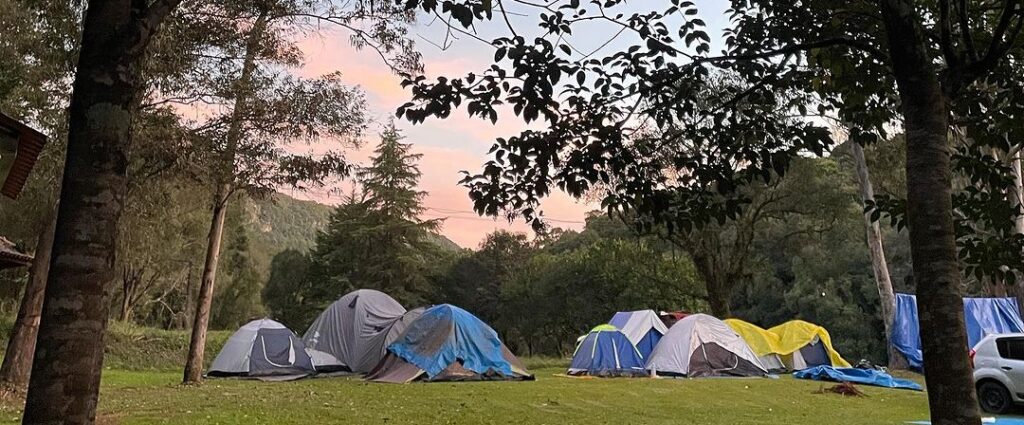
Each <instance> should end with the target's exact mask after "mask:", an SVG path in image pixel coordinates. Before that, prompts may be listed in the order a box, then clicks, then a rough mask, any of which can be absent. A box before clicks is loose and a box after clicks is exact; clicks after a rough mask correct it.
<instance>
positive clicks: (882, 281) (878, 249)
mask: <svg viewBox="0 0 1024 425" xmlns="http://www.w3.org/2000/svg"><path fill="white" fill-rule="evenodd" d="M849 145H850V152H851V153H852V156H853V164H854V168H855V171H856V174H857V183H858V187H859V188H860V198H861V202H862V203H863V205H864V206H865V208H867V206H868V205H870V204H871V203H873V202H874V201H875V190H874V188H873V187H872V185H871V175H870V174H869V172H868V163H867V160H866V159H865V158H864V148H863V147H862V146H861V145H860V144H858V143H856V142H850V143H849ZM864 231H865V235H866V236H867V244H868V252H869V253H870V254H871V267H872V272H873V274H874V276H875V286H877V287H878V302H879V303H881V305H882V322H883V323H884V324H885V341H886V342H888V341H889V340H890V338H891V337H892V326H893V322H894V321H895V320H896V294H895V292H894V291H893V289H892V279H890V277H889V264H888V263H887V261H886V259H885V248H884V247H883V246H882V229H881V226H879V224H878V221H877V220H872V219H871V213H869V212H867V211H865V213H864ZM887 345H888V350H889V353H888V354H889V368H890V369H905V368H906V361H905V360H902V359H903V355H902V354H900V353H899V351H897V350H896V347H895V346H894V345H892V344H887Z"/></svg>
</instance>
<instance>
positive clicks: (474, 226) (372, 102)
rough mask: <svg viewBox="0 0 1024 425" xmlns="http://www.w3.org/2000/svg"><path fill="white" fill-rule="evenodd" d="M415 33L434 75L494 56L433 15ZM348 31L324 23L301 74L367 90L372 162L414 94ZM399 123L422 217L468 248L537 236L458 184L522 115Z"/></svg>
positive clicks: (554, 207) (522, 13)
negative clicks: (453, 36)
mask: <svg viewBox="0 0 1024 425" xmlns="http://www.w3.org/2000/svg"><path fill="white" fill-rule="evenodd" d="M652 3H655V1H654V0H643V1H641V2H634V4H644V5H647V7H650V6H649V5H650V4H652ZM725 3H727V2H725V1H722V0H716V1H702V2H698V6H699V7H701V11H702V15H704V14H705V13H704V12H705V10H707V11H708V12H707V13H708V14H710V15H711V16H721V10H723V7H724V4H725ZM523 8H524V6H518V9H516V8H513V7H512V5H509V7H508V9H507V10H508V11H509V14H510V16H511V21H512V24H513V26H514V27H515V28H516V29H517V31H519V32H520V33H521V34H524V35H525V34H526V32H527V31H531V30H533V29H534V28H535V26H536V18H535V16H532V15H531V14H535V13H536V12H533V11H529V10H526V9H523ZM702 17H703V16H702ZM704 19H705V21H707V22H708V24H709V26H710V28H711V29H712V30H715V29H716V26H720V25H721V22H722V19H708V18H707V17H704ZM477 31H478V34H479V35H480V37H481V38H483V39H486V40H490V39H493V38H496V37H498V36H504V35H507V31H508V30H507V28H506V27H505V25H504V23H503V22H501V23H499V22H493V21H492V22H489V23H484V24H482V25H479V26H478V27H477ZM581 32H582V34H581ZM615 32H616V31H615V30H614V29H611V28H608V27H607V26H602V27H598V26H592V27H581V28H580V30H579V31H576V34H575V35H574V37H573V38H571V39H570V43H572V44H573V45H574V47H576V48H577V49H579V50H580V51H587V52H589V51H591V50H594V49H596V48H598V47H599V46H601V45H602V44H603V43H604V42H605V41H606V40H608V39H609V38H611V36H612V35H613V34H615ZM712 32H717V31H712ZM411 33H412V35H413V38H414V39H416V43H417V46H418V48H419V51H420V52H421V53H422V54H423V62H424V67H425V75H426V76H427V77H428V78H436V77H438V76H463V75H465V74H466V73H467V72H470V71H482V70H484V69H486V68H487V67H489V66H490V65H491V63H492V61H493V55H494V49H493V48H491V47H490V46H489V45H487V44H484V43H482V42H480V41H477V40H473V39H471V38H468V37H465V36H463V37H461V38H460V39H458V40H452V41H451V45H450V47H448V48H446V49H442V48H441V47H440V45H442V44H444V40H445V33H446V31H445V26H444V25H443V24H442V23H440V22H435V21H432V20H431V19H429V18H425V17H421V18H420V19H419V20H418V22H417V23H416V24H415V25H414V26H413V28H412V29H411ZM348 37H349V33H347V32H345V31H343V30H324V31H321V32H320V33H318V34H316V35H314V36H310V37H308V38H306V39H305V40H303V41H302V42H301V43H300V48H301V49H302V51H303V52H304V53H305V56H306V63H305V66H304V67H303V69H302V70H301V74H302V75H303V76H306V77H318V76H321V75H324V74H328V73H331V72H336V71H340V72H341V74H342V81H344V82H345V83H346V84H349V85H352V86H358V87H360V88H362V90H363V91H364V92H365V94H366V99H367V104H368V108H369V113H370V117H371V119H373V120H374V121H375V123H374V124H373V125H371V128H370V131H368V132H367V134H366V136H365V137H364V142H363V145H362V147H361V148H359V149H357V150H356V151H349V152H348V154H347V155H348V158H349V159H350V160H354V161H356V162H358V163H362V164H366V163H368V161H369V157H370V155H371V153H372V150H373V147H374V145H375V144H376V142H377V141H378V140H379V132H380V131H381V129H382V125H383V124H385V123H387V122H388V120H389V118H390V117H392V116H394V111H395V110H396V109H397V107H398V106H399V105H401V104H402V103H405V102H407V101H408V100H409V98H410V95H409V93H408V92H407V91H405V90H404V89H403V88H402V87H401V86H400V82H401V78H400V77H398V76H396V75H394V74H391V73H390V72H389V70H388V68H387V66H386V65H385V64H384V63H383V61H382V60H381V59H380V57H379V56H378V55H377V53H376V52H374V51H372V50H362V51H359V50H356V49H355V48H353V47H352V46H351V45H350V44H349V40H348ZM630 41H632V40H630V39H629V38H628V37H626V36H620V37H619V38H616V39H615V40H614V41H613V42H612V43H609V44H608V45H607V46H605V47H604V50H602V52H604V53H607V52H609V51H613V50H612V49H616V48H619V47H621V46H624V45H628V44H630V43H629V42H630ZM395 123H396V125H397V126H398V128H399V129H400V130H401V131H402V133H403V135H404V136H405V137H406V141H407V142H411V143H412V144H413V146H414V151H415V152H417V153H420V154H422V155H423V157H422V159H421V161H420V163H419V167H420V171H421V172H422V173H423V175H422V178H421V180H420V189H421V190H423V191H426V192H427V196H426V197H425V199H424V201H423V204H424V206H425V207H426V208H427V209H426V211H425V212H424V214H423V215H422V217H421V218H423V219H433V218H445V219H446V220H445V222H444V225H443V227H442V229H441V233H442V234H444V235H445V236H447V237H448V238H449V239H451V240H452V241H454V242H455V243H457V244H459V245H460V246H462V247H466V248H477V247H478V246H479V244H480V242H481V241H482V240H483V239H484V237H485V236H486V235H487V234H488V233H490V232H493V231H495V230H499V229H506V230H511V231H516V232H523V233H527V234H529V235H531V236H532V231H531V230H530V228H529V225H528V224H526V223H525V222H524V221H523V220H522V219H518V220H516V221H514V222H512V223H509V222H508V221H507V220H506V219H505V218H503V217H501V218H497V219H492V218H489V217H480V216H478V215H477V214H476V213H474V212H473V211H472V209H473V208H472V202H471V201H470V199H469V197H468V192H467V190H466V188H464V187H462V186H460V185H458V181H459V180H460V179H461V174H460V171H463V170H467V171H470V172H472V173H476V172H478V171H479V170H480V169H481V165H482V164H483V163H484V162H485V161H487V159H488V155H487V150H488V149H489V148H490V146H491V144H492V142H493V141H494V139H495V138H497V137H503V136H505V137H507V136H511V135H516V134H518V133H519V132H520V131H521V130H523V129H525V128H526V127H525V125H524V124H523V123H522V121H520V120H519V119H518V118H517V117H515V116H513V115H512V114H508V113H507V114H504V115H501V116H499V119H498V122H497V123H496V124H491V122H490V121H485V120H481V119H479V118H475V117H469V116H468V114H467V113H466V112H465V110H464V109H462V110H457V111H455V112H453V113H452V115H451V116H450V117H449V118H447V119H444V120H439V119H436V118H431V119H428V120H427V121H426V122H425V123H422V124H417V125H413V124H410V123H408V122H406V121H404V120H396V121H395ZM314 149H315V147H314ZM351 185H352V183H351V182H344V181H342V182H337V183H334V184H331V185H329V186H328V187H326V188H324V189H315V190H307V191H288V190H286V191H285V193H288V194H289V195H291V196H294V197H296V198H300V199H310V200H315V201H318V202H321V203H325V204H329V205H334V204H337V203H338V202H340V200H341V196H342V195H341V194H340V193H339V191H348V190H351ZM596 209H599V207H598V205H596V204H594V203H588V202H586V201H577V200H575V199H572V198H571V197H569V196H567V195H565V194H564V193H561V192H558V191H556V192H555V193H553V194H552V195H551V196H549V197H548V198H546V199H545V200H544V201H543V203H542V204H541V210H542V212H543V214H544V216H545V217H546V218H547V219H548V221H549V223H550V224H551V225H552V226H556V227H561V228H563V229H575V230H580V229H582V228H583V225H584V217H585V215H586V213H587V212H588V211H592V210H596Z"/></svg>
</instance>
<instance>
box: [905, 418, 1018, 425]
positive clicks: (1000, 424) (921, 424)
mask: <svg viewBox="0 0 1024 425" xmlns="http://www.w3.org/2000/svg"><path fill="white" fill-rule="evenodd" d="M907 423H908V424H914V425H931V421H915V422H907ZM985 424H986V425H988V424H994V425H1024V419H1015V418H995V421H994V422H985Z"/></svg>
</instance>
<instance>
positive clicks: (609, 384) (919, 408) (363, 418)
mask: <svg viewBox="0 0 1024 425" xmlns="http://www.w3.org/2000/svg"><path fill="white" fill-rule="evenodd" d="M4 327H6V326H5V323H4V321H2V320H0V331H4V330H5V329H3V328H4ZM229 334H230V332H224V331H218V332H212V333H211V334H210V345H209V346H208V347H207V355H206V361H207V363H209V362H210V361H212V360H213V357H214V356H216V353H217V352H218V351H219V350H220V346H221V345H222V344H223V343H224V340H225V339H226V338H227V336H228V335H229ZM187 338H188V334H187V333H186V332H184V331H162V330H156V329H151V328H143V327H137V326H128V325H123V324H118V323H112V324H111V328H110V333H109V335H108V338H107V350H106V360H105V363H106V371H105V373H104V376H103V386H102V391H101V394H100V406H99V415H98V416H99V423H100V424H104V425H111V424H118V425H129V424H268V425H269V424H272V425H290V424H303V425H305V424H327V423H343V424H435V423H436V424H448V423H453V424H587V425H592V424H623V423H642V424H659V423H665V424H669V423H671V424H814V425H822V424H872V425H877V424H902V423H904V422H906V421H911V420H919V419H924V418H927V416H928V411H927V396H926V395H925V394H924V393H920V392H913V391H904V390H890V389H882V388H874V387H866V386H859V388H860V389H861V390H862V391H864V392H865V393H866V394H867V397H843V396H839V395H834V394H815V391H817V390H819V389H820V388H822V387H823V386H831V385H833V384H831V383H820V382H812V381H802V380H796V379H793V378H791V377H789V376H783V377H781V378H779V379H766V378H757V379H578V378H565V377H560V376H556V375H559V374H562V373H564V372H565V368H566V367H567V366H568V360H566V359H551V358H548V359H540V358H526V359H523V360H524V361H525V362H526V364H527V367H529V368H530V371H531V372H533V373H534V374H535V375H536V377H537V380H536V381H533V382H474V383H430V384H425V383H414V384H407V385H393V384H376V383H367V382H363V381H361V380H359V379H358V378H316V379H304V380H300V381H295V382H260V381H251V380H237V379H211V380H207V381H206V382H205V383H204V384H203V385H201V386H194V387H184V386H181V385H180V384H179V383H180V382H181V372H180V371H181V365H182V364H184V360H185V352H186V351H187V348H188V343H187V341H188V339H187ZM0 343H2V342H0ZM20 413H21V405H20V401H19V400H18V399H17V398H15V397H12V396H8V397H6V398H0V422H17V421H18V419H19V416H20Z"/></svg>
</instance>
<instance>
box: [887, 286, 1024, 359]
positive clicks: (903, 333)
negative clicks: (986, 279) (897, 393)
mask: <svg viewBox="0 0 1024 425" xmlns="http://www.w3.org/2000/svg"><path fill="white" fill-rule="evenodd" d="M917 317H918V316H917V297H915V296H913V295H908V294H896V318H895V321H894V323H893V332H892V337H891V341H890V343H891V344H892V345H893V346H894V347H896V350H897V351H899V352H900V353H902V354H903V356H904V357H906V358H907V362H908V363H910V367H912V368H914V369H921V368H922V367H923V366H924V359H923V358H922V356H921V329H920V327H919V326H918V321H917ZM964 322H965V324H966V325H967V346H968V347H974V345H975V344H977V343H978V341H981V339H982V338H984V337H985V335H988V334H996V333H1015V332H1024V322H1022V321H1021V318H1020V308H1019V307H1018V305H1017V300H1016V299H1014V298H964Z"/></svg>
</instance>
